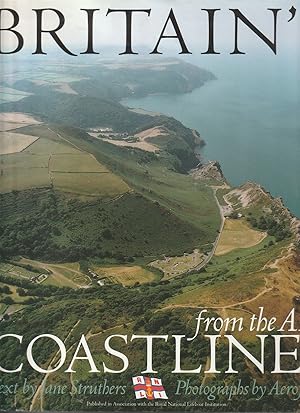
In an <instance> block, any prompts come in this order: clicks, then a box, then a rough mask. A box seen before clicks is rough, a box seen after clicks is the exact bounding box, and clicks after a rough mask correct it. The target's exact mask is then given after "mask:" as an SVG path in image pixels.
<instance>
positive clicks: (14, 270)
mask: <svg viewBox="0 0 300 413" xmlns="http://www.w3.org/2000/svg"><path fill="white" fill-rule="evenodd" d="M0 273H2V274H5V275H9V276H11V277H17V278H23V279H27V280H29V279H30V278H31V277H35V276H36V275H37V274H38V273H37V272H33V271H30V270H29V269H27V268H25V267H22V266H18V265H14V264H9V263H0Z"/></svg>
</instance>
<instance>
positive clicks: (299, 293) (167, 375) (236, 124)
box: [0, 0, 300, 412]
mask: <svg viewBox="0 0 300 413" xmlns="http://www.w3.org/2000/svg"><path fill="white" fill-rule="evenodd" d="M53 3H55V2H53ZM77 3H78V1H77ZM90 3H93V2H92V1H91V2H90ZM154 3H155V2H154ZM156 3H157V2H156ZM165 3H168V4H169V3H172V1H171V2H169V1H165ZM173 3H174V4H175V3H177V2H176V1H173ZM179 3H180V1H179ZM219 3H220V2H219ZM227 3H229V0H228V1H227ZM179 15H180V13H179ZM177 34H178V33H177ZM173 40H174V39H173ZM164 41H165V42H168V41H169V40H167V39H164ZM252 41H253V43H254V50H252V53H251V48H250V52H249V53H248V54H245V55H244V56H230V53H228V54H227V55H224V56H203V55H201V54H195V55H194V54H186V55H183V56H182V55H179V54H178V50H177V49H176V47H177V48H178V43H176V41H175V43H172V49H170V51H169V53H165V54H161V55H157V56H149V55H148V54H146V53H140V54H139V55H133V56H122V55H117V54H112V53H110V52H107V50H106V49H105V50H106V52H107V53H105V52H104V53H102V54H100V55H99V56H98V55H93V56H89V57H88V56H77V57H75V58H74V57H70V56H66V55H63V54H62V53H60V52H59V51H58V50H56V48H55V47H54V50H53V49H52V48H51V47H50V48H49V50H50V51H51V52H50V53H49V54H48V55H44V56H30V55H28V54H26V53H25V54H24V55H20V56H11V57H9V58H4V57H1V61H0V65H1V77H0V212H1V222H0V336H1V337H0V366H1V367H0V410H1V411H2V410H3V411H33V412H43V411H45V412H47V411H141V406H142V411H178V410H180V409H182V410H181V411H204V412H205V411H211V412H215V411H221V412H227V411H234V412H240V411H245V412H246V411H255V412H256V411H257V412H265V411H286V412H287V411H292V412H296V411H298V409H299V406H300V404H299V403H300V378H299V371H300V370H299V355H297V351H298V352H299V329H300V185H299V176H300V166H299V165H300V164H299V156H300V139H299V137H300V119H299V109H300V93H299V53H298V55H296V56H295V55H293V54H292V52H291V50H285V51H284V52H283V53H282V55H280V56H275V55H274V54H273V55H272V54H271V53H270V50H268V48H267V46H266V45H265V44H263V43H262V42H261V40H257V39H255V38H254V40H253V39H252ZM50 43H51V42H50ZM52 43H53V41H52ZM45 45H46V46H47V43H45ZM162 45H163V43H162ZM52 46H53V45H52ZM258 46H259V47H258ZM114 47H115V46H114ZM118 47H119V46H118ZM161 47H162V46H161ZM255 47H257V50H255ZM162 48H163V47H162ZM119 49H120V47H119ZM179 49H180V47H179ZM120 50H122V49H120ZM174 50H177V53H176V52H175V51H174ZM203 314H206V315H205V317H206V321H207V320H214V321H215V322H214V323H213V322H211V323H209V322H207V323H205V322H203V320H204V319H202V318H201V315H202V316H203ZM232 320H235V321H234V322H233V321H232ZM238 320H240V326H242V327H241V328H237V325H238ZM253 320H259V324H258V325H260V327H261V329H259V328H258V327H257V328H253V325H254V324H253ZM270 320H271V321H270ZM272 320H273V321H272ZM217 321H220V324H221V326H220V328H219V327H218V323H217ZM224 321H227V323H226V322H225V323H224ZM268 322H269V324H268ZM232 323H233V325H234V326H233V327H232V328H231V327H230V325H231V324H232ZM264 323H265V325H264ZM267 324H268V328H267V327H266V325H267ZM271 326H272V328H271ZM195 332H196V333H195ZM211 334H215V335H217V338H215V339H212V337H214V336H213V335H211ZM277 334H278V335H281V336H282V337H283V338H285V339H284V340H283V339H282V340H281V344H279V346H278V342H280V340H279V339H277V337H278V336H277ZM297 334H298V336H297ZM16 335H17V336H16ZM41 335H44V337H43V338H42V339H39V337H40V336H41ZM231 335H233V336H234V338H231ZM154 336H155V338H156V340H152V341H153V342H152V341H151V340H150V341H148V340H147V337H154ZM196 336H197V337H196ZM54 337H58V338H59V343H61V345H62V346H63V350H62V348H61V347H60V344H58V341H55V340H54V339H53V338H54ZM111 337H112V339H111ZM178 337H179V338H178ZM180 337H181V338H184V339H182V340H181V339H180ZM192 337H196V339H191V338H192ZM297 337H298V338H297ZM138 338H140V340H138ZM141 338H144V340H141ZM159 338H160V340H159ZM174 338H175V340H174ZM186 338H188V339H186ZM32 343H34V344H32ZM78 343H80V344H78ZM58 345H59V348H58ZM152 346H153V347H152ZM178 346H179V350H178ZM233 346H234V349H233ZM29 349H30V351H29ZM150 349H151V357H150V358H149V352H150ZM239 350H240V351H239ZM250 353H251V354H250ZM29 354H30V357H29ZM278 355H279V358H280V356H281V359H280V361H279V362H278ZM284 356H288V357H284ZM259 360H260V361H261V362H260V363H259ZM199 366H200V367H199ZM144 373H145V374H146V376H149V377H152V379H151V380H159V382H160V383H161V382H162V383H163V387H162V386H161V388H162V389H164V390H162V392H163V393H160V397H157V398H158V399H164V401H151V400H153V399H155V398H156V397H155V396H153V392H152V393H151V395H152V396H151V397H150V396H149V397H146V396H147V395H145V400H148V401H149V400H150V402H147V401H144V402H143V403H144V404H140V405H139V404H138V403H137V400H136V399H138V397H137V393H135V392H136V389H135V388H136V384H135V381H134V379H137V378H138V377H139V376H144ZM229 373H230V374H229ZM231 373H234V374H231ZM136 376H138V377H136ZM153 377H155V378H156V377H159V379H153ZM146 379H147V377H146ZM132 383H133V384H134V386H133V384H132ZM256 388H260V389H262V394H261V395H257V394H256V393H255V390H254V389H256ZM247 389H252V390H249V391H248V390H247ZM154 393H155V391H154ZM166 394H167V395H168V397H167V396H166ZM141 398H142V396H141Z"/></svg>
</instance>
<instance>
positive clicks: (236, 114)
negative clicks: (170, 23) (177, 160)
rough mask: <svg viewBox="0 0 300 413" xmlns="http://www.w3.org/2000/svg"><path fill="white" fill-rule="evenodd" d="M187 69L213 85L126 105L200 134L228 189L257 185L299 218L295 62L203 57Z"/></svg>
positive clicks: (298, 66) (299, 93)
mask: <svg viewBox="0 0 300 413" xmlns="http://www.w3.org/2000/svg"><path fill="white" fill-rule="evenodd" d="M189 62H190V63H193V64H197V65H198V66H200V67H203V68H205V69H208V70H211V71H212V72H213V73H214V74H215V75H216V76H217V80H215V81H212V82H209V83H207V84H206V85H205V86H203V87H201V88H199V89H196V90H194V91H193V92H192V93H187V94H182V95H175V96H174V95H172V96H170V95H152V96H147V97H145V98H134V97H132V98H130V99H126V100H125V101H123V103H125V104H126V105H128V106H130V107H136V108H143V109H146V110H151V111H155V112H161V113H164V114H167V115H170V116H173V117H175V118H177V119H178V120H180V121H181V122H183V123H184V124H185V125H186V126H188V127H191V128H195V129H197V130H198V131H199V132H200V134H201V136H202V138H203V139H204V140H205V141H206V144H207V145H206V147H205V148H204V150H203V152H202V154H203V156H204V157H205V158H206V159H211V160H218V161H219V162H220V163H221V166H222V169H223V172H224V174H225V176H226V178H227V180H228V181H229V182H230V183H231V184H232V185H240V184H242V183H243V182H246V181H249V180H251V181H255V182H258V183H260V184H261V185H263V186H264V187H265V188H266V189H267V190H269V191H270V192H271V193H272V194H273V195H274V196H281V197H282V198H283V199H284V202H285V204H286V206H288V207H289V208H290V209H291V211H292V212H293V213H294V214H296V215H297V216H298V217H300V62H299V58H298V60H297V58H296V57H293V56H290V55H288V54H287V55H285V56H275V55H272V56H271V55H267V56H266V55H260V56H255V55H246V56H226V57H223V56H202V57H201V58H196V57H191V58H190V59H189Z"/></svg>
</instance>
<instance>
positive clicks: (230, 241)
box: [216, 219, 267, 255]
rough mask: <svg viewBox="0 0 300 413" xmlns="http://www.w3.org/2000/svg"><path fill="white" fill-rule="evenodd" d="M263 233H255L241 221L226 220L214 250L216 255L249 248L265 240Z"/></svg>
mask: <svg viewBox="0 0 300 413" xmlns="http://www.w3.org/2000/svg"><path fill="white" fill-rule="evenodd" d="M266 236H267V234H266V233H265V232H260V231H255V230H254V229H252V228H250V226H249V225H248V224H247V222H246V221H244V220H242V219H227V220H226V221H225V226H224V229H223V232H222V234H221V238H220V241H219V244H218V247H217V250H216V255H225V254H228V253H229V252H231V251H233V250H236V249H240V248H250V247H254V246H255V245H257V244H259V243H260V242H261V241H263V240H264V239H265V238H266Z"/></svg>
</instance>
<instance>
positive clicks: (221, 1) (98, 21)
mask: <svg viewBox="0 0 300 413" xmlns="http://www.w3.org/2000/svg"><path fill="white" fill-rule="evenodd" d="M299 2H300V0H63V1H62V0H25V1H24V0H1V7H2V8H5V7H8V8H12V9H14V10H16V11H18V13H19V15H20V23H19V25H18V28H17V30H19V31H20V33H22V35H23V37H24V39H25V49H26V50H27V49H32V51H33V49H34V45H35V13H34V12H33V11H32V9H35V8H38V9H39V8H56V9H59V10H60V11H62V12H63V13H64V15H65V17H66V23H65V26H64V27H63V28H62V29H61V31H60V32H59V35H60V37H61V39H62V40H63V41H64V43H65V44H66V45H67V46H68V47H69V48H70V49H72V50H73V51H74V52H75V53H76V52H77V53H78V52H80V51H83V50H85V48H86V41H87V24H86V22H87V17H86V13H84V12H82V11H80V9H81V8H95V9H100V12H97V13H96V15H95V26H94V33H95V44H96V45H97V48H98V49H99V51H100V50H101V48H102V49H103V48H105V47H111V48H112V49H113V50H114V49H115V51H116V52H121V51H123V50H122V49H124V44H125V40H124V39H125V16H124V15H123V13H122V14H119V13H115V14H111V15H109V16H107V17H105V14H106V11H107V9H108V8H112V9H113V8H115V9H117V8H121V9H124V8H129V9H131V8H132V9H133V8H135V9H144V8H145V9H148V8H151V9H152V12H151V16H150V17H147V16H146V15H145V14H142V13H140V14H136V15H135V16H134V28H133V42H134V44H135V45H137V46H136V47H135V48H136V49H137V51H139V52H141V51H142V52H147V53H148V52H150V51H151V50H153V48H154V46H155V44H156V43H157V41H158V38H159V36H160V33H161V31H162V28H163V26H164V23H165V21H166V19H167V16H168V13H169V10H170V8H173V10H174V13H175V15H176V17H177V20H178V23H179V25H180V28H181V31H182V34H183V36H184V38H185V41H186V44H187V46H188V48H189V49H190V50H191V51H192V52H193V53H195V54H197V53H198V54H200V53H201V52H204V51H205V50H206V49H207V42H208V39H207V31H208V30H207V20H208V18H207V13H206V12H204V11H201V9H203V8H220V9H221V11H220V12H218V13H217V15H216V20H215V45H216V49H219V50H220V51H221V52H223V53H230V52H231V51H232V50H233V45H234V16H233V13H232V12H231V11H230V10H229V9H230V8H238V9H240V10H241V11H242V12H243V13H244V14H245V15H246V16H247V18H248V19H249V20H251V21H252V22H253V23H254V24H255V25H256V26H257V27H258V28H259V29H260V30H261V31H262V32H263V33H264V34H265V35H266V36H268V37H269V38H270V39H272V36H273V34H272V33H273V17H272V13H271V12H270V11H268V10H267V9H268V8H282V9H283V10H282V11H281V12H280V14H279V18H278V48H279V52H280V50H283V49H288V50H289V51H291V52H293V53H300V52H299V50H300V47H299V41H300V40H299V39H300V4H299ZM292 6H294V7H296V8H297V6H299V10H298V13H297V14H296V17H295V19H294V20H293V21H292V22H290V23H287V21H288V19H289V18H290V14H289V12H288V10H289V9H290V7H292ZM45 16H46V19H45V29H53V28H55V26H57V24H58V19H57V16H55V15H54V14H53V12H46V15H45ZM11 22H12V19H11V16H10V14H9V13H7V12H3V14H2V22H1V25H2V27H4V25H10V24H11ZM241 26H243V25H241ZM168 34H173V30H172V27H171V25H170V27H169V31H168ZM2 42H5V43H6V45H11V47H13V45H14V44H15V43H14V42H15V38H14V35H12V34H11V33H8V32H3V34H2ZM240 42H241V46H244V45H245V47H246V49H247V51H248V50H251V49H253V50H255V49H257V48H258V47H259V48H263V49H265V50H267V51H268V52H270V53H272V52H271V50H270V49H268V47H267V46H266V45H265V44H263V42H262V40H260V39H259V38H258V37H257V36H256V35H255V34H253V33H252V32H251V31H250V30H249V29H248V28H246V27H242V29H241V38H240ZM44 44H45V46H48V47H52V45H53V40H52V39H51V38H50V36H49V35H45V36H44ZM161 45H162V47H161V49H162V51H163V52H165V53H167V52H168V51H169V50H171V49H172V50H173V49H174V48H175V49H177V48H178V42H177V41H176V40H164V41H163V42H162V44H161ZM241 48H242V49H243V48H244V47H241Z"/></svg>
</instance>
